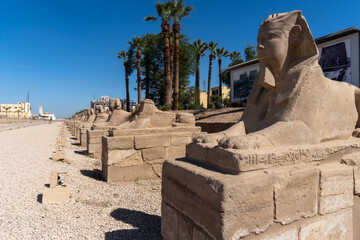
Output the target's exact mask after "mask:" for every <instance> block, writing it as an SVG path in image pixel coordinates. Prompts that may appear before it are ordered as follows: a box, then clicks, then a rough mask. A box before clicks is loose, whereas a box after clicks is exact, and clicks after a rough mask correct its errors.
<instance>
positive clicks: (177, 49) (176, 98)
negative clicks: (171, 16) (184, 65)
mask: <svg viewBox="0 0 360 240" xmlns="http://www.w3.org/2000/svg"><path fill="white" fill-rule="evenodd" d="M180 30H181V29H180V23H179V22H178V21H177V19H175V20H174V23H173V31H174V33H175V54H174V63H175V69H174V70H175V76H174V110H178V109H179V85H180V80H179V58H180V55H179V53H180Z"/></svg>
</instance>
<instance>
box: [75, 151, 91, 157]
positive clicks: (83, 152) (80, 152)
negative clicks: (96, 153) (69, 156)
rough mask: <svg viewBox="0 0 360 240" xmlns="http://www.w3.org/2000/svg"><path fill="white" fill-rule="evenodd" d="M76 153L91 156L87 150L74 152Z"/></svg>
mask: <svg viewBox="0 0 360 240" xmlns="http://www.w3.org/2000/svg"><path fill="white" fill-rule="evenodd" d="M74 153H76V154H80V155H84V156H87V157H88V156H89V153H88V151H87V150H79V151H74Z"/></svg>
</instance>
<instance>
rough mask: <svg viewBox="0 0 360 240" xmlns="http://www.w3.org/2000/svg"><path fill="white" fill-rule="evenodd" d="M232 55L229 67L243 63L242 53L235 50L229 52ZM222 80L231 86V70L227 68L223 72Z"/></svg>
mask: <svg viewBox="0 0 360 240" xmlns="http://www.w3.org/2000/svg"><path fill="white" fill-rule="evenodd" d="M229 57H230V61H231V62H230V63H229V65H228V67H231V66H234V65H237V64H240V63H243V62H244V60H243V59H242V57H241V54H240V53H239V52H237V51H233V52H231V53H230V54H229ZM221 81H222V83H224V84H225V85H226V86H230V71H228V70H225V71H222V72H221Z"/></svg>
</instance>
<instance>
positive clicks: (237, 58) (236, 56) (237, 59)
mask: <svg viewBox="0 0 360 240" xmlns="http://www.w3.org/2000/svg"><path fill="white" fill-rule="evenodd" d="M229 57H230V61H231V62H230V64H229V67H231V66H234V65H236V64H239V63H243V62H244V60H243V59H242V57H241V54H240V53H239V52H237V51H233V52H231V53H230V54H229Z"/></svg>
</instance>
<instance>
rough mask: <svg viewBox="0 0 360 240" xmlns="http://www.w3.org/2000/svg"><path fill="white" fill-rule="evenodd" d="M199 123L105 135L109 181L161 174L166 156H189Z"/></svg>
mask: <svg viewBox="0 0 360 240" xmlns="http://www.w3.org/2000/svg"><path fill="white" fill-rule="evenodd" d="M196 132H200V128H199V127H190V126H179V127H164V128H148V129H146V128H144V129H122V130H110V132H109V136H103V137H102V145H101V146H102V158H101V161H102V175H103V179H104V180H105V181H107V182H118V181H133V180H136V179H150V178H158V177H161V169H162V164H163V162H164V160H165V159H173V158H181V157H185V149H186V144H188V143H189V142H191V139H192V136H193V134H194V133H196Z"/></svg>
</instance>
